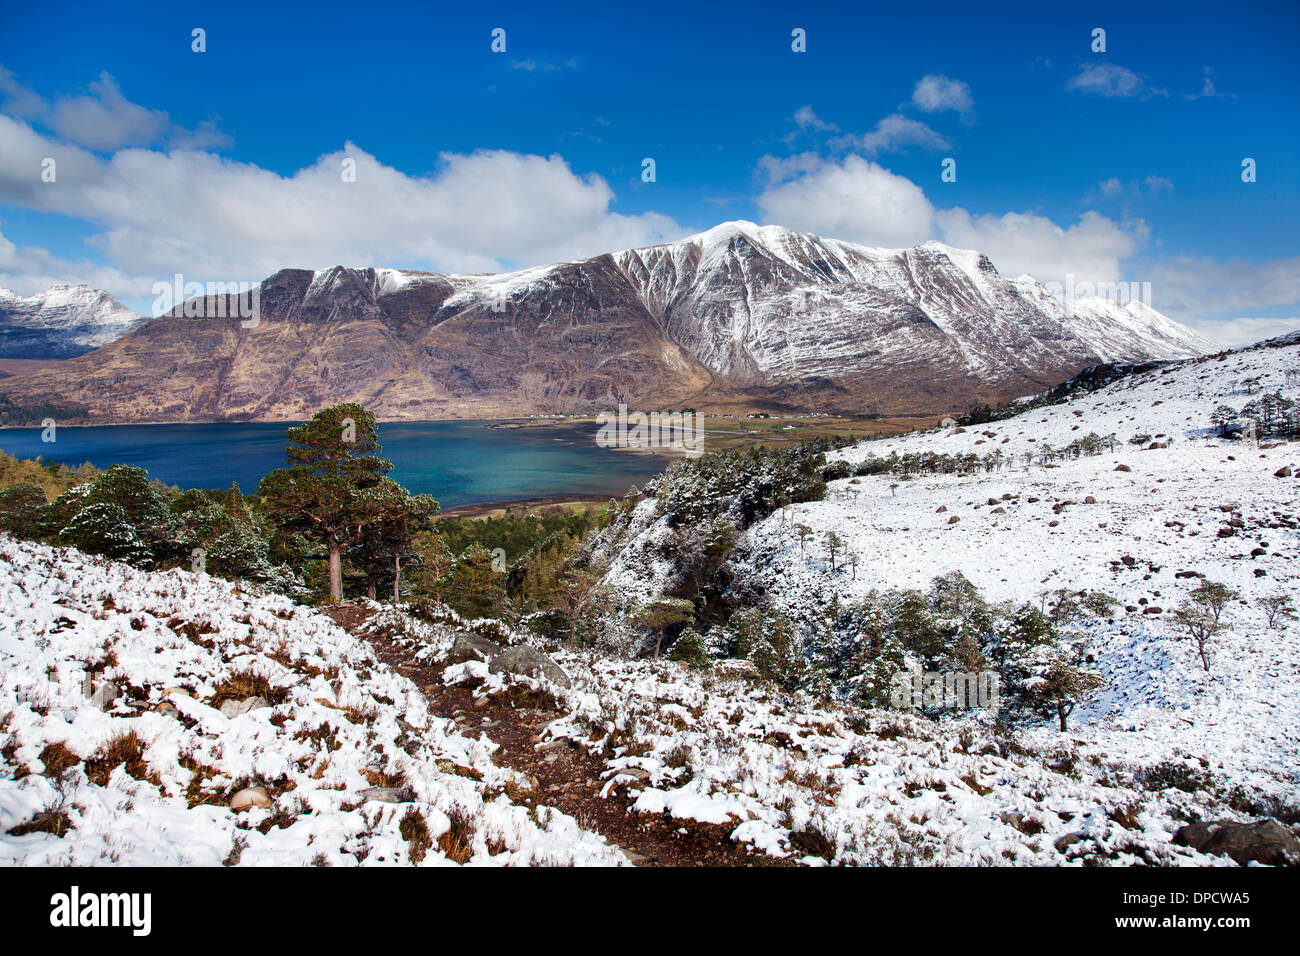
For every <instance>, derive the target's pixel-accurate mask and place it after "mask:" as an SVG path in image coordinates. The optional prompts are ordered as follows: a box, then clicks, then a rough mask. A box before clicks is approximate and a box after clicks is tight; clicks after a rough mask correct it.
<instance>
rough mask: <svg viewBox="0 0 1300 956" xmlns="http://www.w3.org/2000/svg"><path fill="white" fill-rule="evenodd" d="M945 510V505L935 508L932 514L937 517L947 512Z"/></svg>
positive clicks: (946, 508) (946, 507)
mask: <svg viewBox="0 0 1300 956" xmlns="http://www.w3.org/2000/svg"><path fill="white" fill-rule="evenodd" d="M947 510H948V506H947V505H940V506H939V507H937V508H935V509H934V513H935V514H937V515H941V514H943V513H944V512H945V511H947Z"/></svg>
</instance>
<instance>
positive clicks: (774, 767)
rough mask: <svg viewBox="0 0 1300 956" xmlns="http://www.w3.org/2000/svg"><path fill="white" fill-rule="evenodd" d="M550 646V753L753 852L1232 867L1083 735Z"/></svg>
mask: <svg viewBox="0 0 1300 956" xmlns="http://www.w3.org/2000/svg"><path fill="white" fill-rule="evenodd" d="M375 626H379V627H382V628H384V629H385V630H386V631H387V632H389V633H393V632H399V633H405V635H406V640H408V641H410V642H412V643H413V645H414V646H416V647H418V648H419V651H418V653H419V656H420V657H421V659H422V660H424V661H425V662H427V663H436V662H438V661H441V660H444V659H445V655H446V652H447V651H448V649H449V648H450V645H451V637H450V635H449V634H448V633H447V632H446V631H445V630H443V629H441V628H439V627H432V626H429V625H426V624H422V623H420V622H417V621H413V620H411V619H410V618H407V617H405V616H404V615H402V614H401V613H400V612H397V611H391V610H387V611H385V612H383V613H382V614H381V616H380V617H379V618H376V619H375ZM550 650H551V651H552V653H553V656H554V659H555V660H556V661H557V662H558V663H559V664H561V665H562V666H563V667H564V669H565V671H566V673H567V674H568V675H569V677H570V679H571V681H572V686H571V687H569V688H561V687H557V686H554V685H549V684H548V685H546V690H548V691H549V692H550V693H551V694H552V695H553V696H554V698H555V699H556V701H557V706H558V708H559V713H558V714H557V715H556V717H555V718H554V719H553V720H551V721H550V723H549V724H548V725H547V727H546V730H545V732H544V734H543V739H542V741H541V742H540V743H539V744H538V746H539V747H545V746H547V744H548V742H550V741H553V740H567V741H569V742H571V743H572V744H573V745H574V746H577V747H578V748H580V749H582V750H584V751H586V752H587V753H590V754H592V755H596V756H598V757H600V758H601V759H602V761H603V762H604V764H605V770H604V772H603V774H602V777H603V780H604V781H605V786H604V787H603V788H602V793H605V794H608V793H609V792H610V791H611V790H612V789H614V788H623V789H624V791H625V792H626V794H627V796H628V797H629V798H630V800H631V803H632V807H633V809H634V810H635V811H637V812H640V813H645V814H652V815H660V814H667V815H669V817H670V818H675V819H677V820H679V821H681V822H682V823H685V822H687V821H698V822H700V823H706V824H714V825H721V826H725V827H727V828H728V829H729V830H730V833H731V838H732V839H734V840H736V841H738V842H741V843H744V844H748V845H750V846H751V847H752V848H753V850H754V852H756V853H765V854H769V855H771V856H775V857H781V858H784V859H788V860H793V861H796V862H800V863H804V864H809V865H822V864H825V863H828V862H833V863H840V864H850V865H855V864H865V865H986V866H987V865H1031V864H1054V865H1082V864H1084V863H1088V864H1100V865H1135V864H1151V865H1232V864H1231V861H1230V860H1226V859H1225V858H1222V857H1212V856H1206V855H1204V854H1200V853H1197V852H1195V851H1193V850H1190V849H1187V848H1184V847H1177V846H1174V845H1172V844H1171V843H1170V840H1171V838H1172V835H1173V832H1174V831H1175V830H1176V829H1177V828H1178V827H1179V826H1181V825H1182V824H1183V823H1185V822H1187V821H1188V820H1189V819H1197V818H1200V817H1203V816H1207V815H1210V814H1211V813H1213V814H1214V815H1216V816H1222V815H1224V814H1223V813H1221V812H1220V811H1221V808H1220V807H1219V806H1217V804H1216V800H1217V799H1218V796H1217V795H1215V794H1211V793H1209V792H1200V793H1189V792H1185V791H1183V790H1181V789H1177V788H1167V787H1166V784H1165V782H1164V781H1163V779H1161V780H1155V779H1153V778H1151V777H1150V776H1149V775H1148V774H1147V771H1148V770H1149V769H1150V768H1149V767H1147V766H1145V765H1142V764H1135V763H1130V762H1128V761H1125V760H1115V759H1112V758H1111V757H1110V756H1109V755H1108V754H1107V753H1106V752H1105V750H1104V748H1102V747H1099V746H1096V745H1095V744H1093V743H1092V742H1090V741H1085V740H1081V739H1079V738H1078V737H1077V735H1067V736H1064V737H1063V736H1061V735H1059V734H1056V733H1055V732H1039V731H1031V732H1029V733H1025V734H1013V733H1010V732H1009V731H1007V730H1006V729H1005V728H997V727H995V726H994V725H993V724H992V723H991V722H988V721H986V720H980V719H970V720H965V721H961V722H945V723H936V722H934V721H931V720H927V719H923V718H917V717H913V716H909V715H905V714H897V713H888V712H884V711H861V710H856V709H845V708H841V707H838V706H835V705H829V704H819V703H818V702H816V701H814V700H812V699H810V698H808V697H806V696H803V695H796V696H790V695H787V694H783V693H781V692H780V691H778V690H776V689H775V688H774V687H773V686H772V685H770V684H765V683H761V682H757V681H755V680H753V679H752V678H751V677H748V676H746V674H745V672H744V670H743V669H737V668H734V667H732V666H730V665H727V664H721V665H719V666H718V667H716V668H714V669H712V670H708V671H695V670H691V669H689V668H686V667H684V666H683V665H680V664H677V663H675V662H671V661H667V660H661V661H651V660H636V661H629V660H618V659H614V658H611V657H607V656H603V655H600V654H596V653H592V652H584V651H573V650H566V649H561V648H551V649H550ZM442 679H443V680H444V681H445V682H446V683H449V684H450V683H458V684H461V685H462V686H463V685H465V684H470V685H474V686H475V693H476V695H478V696H488V695H492V694H497V693H499V692H500V691H501V690H502V689H503V687H504V686H506V685H507V684H509V683H512V682H517V683H522V684H525V685H531V686H533V687H537V686H538V685H537V683H536V682H534V681H532V680H531V679H529V678H526V677H510V676H506V675H501V674H494V673H489V672H488V669H487V665H485V664H482V663H479V662H469V663H464V664H456V665H453V666H451V667H448V668H446V670H445V671H444V672H443V677H442ZM1174 762H1175V764H1177V765H1178V766H1179V767H1182V766H1183V765H1184V763H1186V765H1187V766H1188V767H1195V766H1196V764H1195V762H1194V761H1183V760H1181V759H1178V760H1175V761H1174ZM1227 815H1229V816H1231V815H1232V814H1227Z"/></svg>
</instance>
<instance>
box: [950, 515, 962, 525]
mask: <svg viewBox="0 0 1300 956" xmlns="http://www.w3.org/2000/svg"><path fill="white" fill-rule="evenodd" d="M960 520H961V519H960V518H958V517H957V516H956V515H953V516H952V517H951V518H949V519H948V523H949V524H956V523H957V522H958V521H960Z"/></svg>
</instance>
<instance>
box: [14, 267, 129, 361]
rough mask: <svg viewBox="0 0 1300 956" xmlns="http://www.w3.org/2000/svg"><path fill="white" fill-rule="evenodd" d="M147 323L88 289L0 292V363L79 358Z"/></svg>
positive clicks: (56, 287) (68, 287)
mask: <svg viewBox="0 0 1300 956" xmlns="http://www.w3.org/2000/svg"><path fill="white" fill-rule="evenodd" d="M147 321H148V317H147V316H143V315H139V314H138V313H136V312H133V311H131V310H130V309H128V308H127V307H126V306H124V305H122V303H120V302H118V301H117V300H116V299H115V298H113V297H112V296H111V295H109V294H108V293H107V292H102V291H100V290H99V289H94V288H91V287H90V286H88V285H75V286H73V285H66V284H62V283H60V284H56V285H52V286H50V287H49V288H48V289H46V290H45V291H44V292H41V293H38V294H36V295H30V296H22V295H18V294H17V293H14V292H11V291H9V290H8V289H0V358H6V359H51V358H57V359H62V358H71V357H74V356H77V355H84V354H85V353H87V352H90V351H93V350H94V349H96V348H99V347H100V346H103V345H108V344H109V343H111V342H114V341H116V340H117V339H119V338H122V337H123V336H124V335H128V334H130V333H131V332H132V331H134V330H135V329H137V328H139V327H140V326H141V325H143V324H144V323H145V322H147Z"/></svg>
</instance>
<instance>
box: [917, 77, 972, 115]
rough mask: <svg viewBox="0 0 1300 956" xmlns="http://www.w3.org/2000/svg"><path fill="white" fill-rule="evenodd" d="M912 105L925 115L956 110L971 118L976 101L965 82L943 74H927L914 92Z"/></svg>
mask: <svg viewBox="0 0 1300 956" xmlns="http://www.w3.org/2000/svg"><path fill="white" fill-rule="evenodd" d="M912 105H914V106H915V107H916V108H917V109H919V110H921V111H922V112H925V113H939V112H942V111H944V110H954V111H956V112H958V113H960V114H962V116H963V118H969V116H970V114H971V111H972V110H974V108H975V100H974V98H973V97H972V96H971V92H970V85H969V84H968V83H966V82H965V81H963V80H953V79H950V78H948V77H946V76H944V75H943V74H942V73H927V74H926V75H925V76H923V77H921V79H920V80H919V81H918V82H917V84H916V89H914V90H912Z"/></svg>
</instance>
